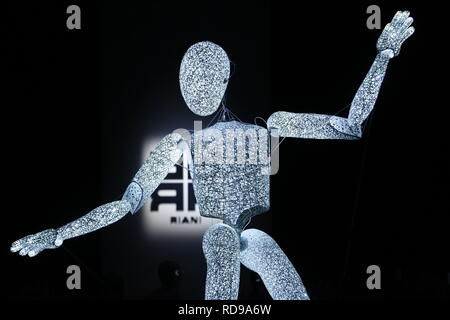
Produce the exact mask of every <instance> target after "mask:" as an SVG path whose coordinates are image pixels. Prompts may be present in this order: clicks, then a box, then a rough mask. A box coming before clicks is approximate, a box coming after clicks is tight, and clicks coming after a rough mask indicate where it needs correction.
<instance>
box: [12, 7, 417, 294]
mask: <svg viewBox="0 0 450 320" xmlns="http://www.w3.org/2000/svg"><path fill="white" fill-rule="evenodd" d="M412 22H413V19H412V18H411V17H409V12H406V11H405V12H400V11H399V12H397V13H396V14H395V16H394V18H393V20H392V22H391V23H389V24H388V25H386V27H385V28H384V30H383V32H382V34H381V36H380V38H379V39H378V42H377V49H378V54H377V56H376V58H375V61H374V63H373V65H372V67H371V68H370V71H369V73H368V74H367V76H366V78H365V79H364V81H363V83H362V85H361V86H360V88H359V90H358V91H357V93H356V96H355V98H354V99H353V102H352V105H351V108H350V112H349V116H348V118H341V117H336V116H329V115H320V114H296V113H289V112H276V113H274V114H272V115H271V116H270V117H269V119H268V121H267V124H268V128H267V129H266V128H262V127H259V126H256V125H250V124H245V123H242V122H238V121H233V120H232V119H231V118H230V116H229V114H228V113H227V111H226V108H224V109H222V113H221V115H222V117H221V119H220V121H219V122H217V123H216V124H214V125H213V126H211V127H209V128H206V129H205V130H202V131H201V132H196V133H195V134H194V135H193V136H192V137H191V138H192V139H190V138H189V139H187V138H186V137H183V136H182V135H180V134H178V133H172V134H169V135H167V136H165V137H164V138H163V139H162V140H161V141H160V143H159V144H158V145H157V146H156V148H155V149H154V150H153V151H152V152H151V153H150V155H149V157H148V158H147V160H146V162H145V163H144V165H143V166H142V167H141V168H140V169H139V171H138V172H137V173H136V175H135V177H134V178H133V180H132V182H131V183H130V185H129V186H128V188H127V189H126V191H125V194H124V196H123V198H122V200H120V201H116V202H111V203H108V204H105V205H102V206H100V207H98V208H96V209H94V210H92V211H91V212H89V213H88V214H86V215H85V216H83V217H81V218H79V219H77V220H75V221H73V222H71V223H68V224H67V225H64V226H62V227H60V228H58V229H47V230H44V231H42V232H39V233H37V234H34V235H30V236H26V237H24V238H22V239H20V240H18V241H15V242H14V243H13V244H12V246H11V251H12V252H17V251H18V252H19V253H20V255H23V256H24V255H28V256H30V257H33V256H35V255H37V254H38V253H39V252H41V251H42V250H44V249H52V248H57V247H59V246H61V244H62V243H63V241H64V240H66V239H70V238H73V237H77V236H80V235H83V234H86V233H88V232H92V231H95V230H97V229H99V228H102V227H104V226H107V225H109V224H111V223H113V222H116V221H118V220H119V219H121V218H122V217H123V216H125V215H126V214H127V213H128V212H131V213H135V212H137V211H138V210H139V209H140V208H141V207H142V206H143V204H144V203H145V202H146V201H147V200H148V199H149V198H150V196H151V195H152V193H153V192H154V191H155V189H156V188H157V187H158V185H159V184H160V183H161V182H162V181H163V180H164V178H165V177H166V175H167V174H168V172H169V170H170V168H171V167H173V165H175V164H176V162H177V161H178V160H179V159H180V157H181V155H182V153H183V152H190V154H191V156H192V155H194V157H193V159H194V160H191V162H190V164H189V166H190V171H191V175H192V178H193V182H194V191H195V195H196V198H197V203H198V204H199V208H200V214H201V215H202V216H206V217H215V218H220V219H222V220H223V222H224V223H218V224H215V225H213V226H212V227H210V228H209V229H208V230H207V231H206V233H205V235H204V238H203V250H204V254H205V258H206V262H207V278H206V293H205V297H206V299H237V297H238V292H239V275H240V263H242V264H244V265H245V266H246V267H248V268H249V269H251V270H253V271H255V272H257V273H258V274H259V275H260V276H261V279H262V280H263V282H264V284H265V286H266V288H267V290H268V291H269V293H270V295H271V296H272V298H274V299H309V297H308V294H307V293H306V290H305V288H304V286H303V284H302V281H301V279H300V277H299V275H298V273H297V272H296V270H295V268H294V267H293V265H292V264H291V262H290V261H289V259H288V258H287V257H286V255H285V254H284V253H283V251H282V250H281V249H280V248H279V246H278V245H277V244H276V242H275V241H274V240H273V239H272V238H271V237H270V236H268V235H267V234H265V233H264V232H262V231H259V230H256V229H248V230H244V229H245V226H246V225H247V223H248V221H249V219H250V218H251V217H252V216H254V215H257V214H261V213H263V212H265V211H267V210H268V209H269V183H270V182H269V176H268V175H267V173H266V174H264V173H263V172H262V170H261V169H263V168H264V167H265V165H267V163H266V162H264V161H256V162H252V163H248V162H249V159H250V158H251V157H253V156H255V157H256V156H258V157H260V156H261V155H264V153H268V154H270V151H268V150H270V146H269V142H268V139H267V134H270V135H272V136H274V135H277V136H281V137H296V138H311V139H350V140H351V139H358V138H360V137H361V125H362V123H363V122H364V121H365V120H366V118H367V117H368V115H369V114H370V112H371V111H372V109H373V107H374V105H375V101H376V98H377V96H378V92H379V89H380V86H381V83H382V81H383V78H384V74H385V71H386V68H387V64H388V62H389V60H390V59H391V58H393V57H394V56H397V55H398V54H399V52H400V47H401V45H402V43H403V42H404V41H405V40H406V39H407V38H408V37H409V36H411V35H412V34H413V32H414V28H413V27H411V24H412ZM229 73H230V63H229V60H228V56H227V54H226V53H225V51H224V50H223V49H222V48H221V47H219V46H218V45H216V44H213V43H211V42H199V43H196V44H195V45H193V46H192V47H190V48H189V49H188V51H187V52H186V54H185V56H184V57H183V61H182V63H181V67H180V87H181V91H182V94H183V97H184V99H185V101H186V104H187V106H188V107H189V108H190V109H191V110H192V111H193V112H194V113H195V114H198V115H201V116H207V115H210V114H212V113H214V112H216V111H217V109H218V108H219V106H220V104H221V102H222V98H223V95H224V93H225V90H226V87H227V82H228V80H229ZM229 132H235V133H236V132H237V133H238V136H242V133H245V134H244V140H239V137H235V136H229V135H228V133H229ZM246 134H249V140H248V143H247V140H246V137H245V135H246ZM252 134H253V135H252ZM205 137H208V138H205ZM210 137H213V138H212V139H210ZM235 138H236V139H235ZM250 138H253V139H254V140H250ZM211 141H214V142H215V147H216V148H219V149H220V153H219V152H216V151H213V152H212V153H213V157H212V158H214V159H215V160H219V161H216V162H214V161H212V162H208V157H205V159H206V161H205V159H204V158H203V157H204V153H203V151H200V152H198V150H201V149H205V148H206V151H208V152H209V151H211V150H208V148H209V147H208V145H209V144H210V142H211ZM218 141H219V143H218ZM239 141H241V146H242V147H243V148H244V149H239V147H240V144H239ZM250 141H253V142H250ZM230 142H231V145H232V147H231V149H226V150H227V151H226V152H225V151H223V150H222V149H221V148H222V147H225V146H226V144H227V143H228V146H229V145H230ZM235 142H236V146H235V144H234V143H235ZM254 145H257V147H256V148H254ZM188 147H190V149H188ZM230 150H231V151H230ZM217 154H219V155H220V156H219V157H218V158H217ZM224 154H226V155H228V156H229V157H228V160H227V159H225V162H221V160H223V158H221V157H222V156H223V155H224ZM241 155H244V157H243V158H242V159H243V160H242V161H241V162H239V158H240V156H241ZM199 158H201V159H200V161H199ZM191 159H192V157H191ZM230 159H232V161H230ZM235 159H237V160H235ZM255 159H256V158H255Z"/></svg>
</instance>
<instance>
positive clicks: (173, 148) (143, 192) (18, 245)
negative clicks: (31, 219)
mask: <svg viewBox="0 0 450 320" xmlns="http://www.w3.org/2000/svg"><path fill="white" fill-rule="evenodd" d="M184 147H185V144H184V140H183V139H182V137H181V136H180V135H179V134H176V133H172V134H169V135H167V136H165V137H164V138H163V139H162V140H161V141H160V142H159V144H158V145H157V146H156V148H155V149H154V150H153V151H152V152H151V153H150V155H149V157H148V158H147V160H146V161H145V163H144V165H143V166H142V167H141V168H140V169H139V171H138V172H137V173H136V175H135V177H134V178H133V181H132V182H131V183H130V185H129V186H128V188H127V190H126V191H125V194H124V195H123V198H122V200H120V201H115V202H111V203H107V204H104V205H102V206H100V207H98V208H96V209H94V210H92V211H91V212H89V213H88V214H86V215H84V216H83V217H81V218H79V219H77V220H75V221H73V222H70V223H68V224H66V225H64V226H62V227H60V228H58V229H47V230H44V231H42V232H39V233H36V234H33V235H29V236H26V237H24V238H22V239H20V240H17V241H15V242H14V243H13V244H12V246H11V251H12V252H17V251H19V254H20V255H22V256H24V255H28V256H30V257H33V256H35V255H37V254H38V253H39V252H41V251H42V250H45V249H54V248H57V247H59V246H60V245H61V244H62V243H63V241H64V240H66V239H70V238H74V237H78V236H81V235H83V234H86V233H89V232H92V231H95V230H98V229H100V228H103V227H105V226H107V225H109V224H111V223H114V222H116V221H118V220H120V219H121V218H122V217H124V216H125V215H126V214H127V213H128V212H131V213H135V212H136V211H138V210H139V209H140V208H141V207H142V206H143V204H144V203H145V202H146V201H147V199H148V198H149V197H150V196H151V195H152V193H153V191H155V189H156V188H157V187H158V185H159V184H160V183H161V181H162V180H164V178H165V177H166V176H167V174H168V172H169V170H170V168H172V167H173V165H174V164H175V163H176V162H177V161H178V159H179V158H180V157H181V155H182V152H183V149H184Z"/></svg>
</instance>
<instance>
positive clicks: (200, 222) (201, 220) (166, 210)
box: [141, 138, 220, 236]
mask: <svg viewBox="0 0 450 320" xmlns="http://www.w3.org/2000/svg"><path fill="white" fill-rule="evenodd" d="M160 140H161V139H157V138H155V139H151V140H150V141H148V142H146V143H145V144H144V146H143V157H142V163H144V161H145V159H146V158H147V157H148V155H149V154H150V151H151V150H152V149H153V148H154V147H155V146H156V145H157V143H158V142H159V141H160ZM187 167H188V155H187V154H183V157H182V159H181V161H180V162H179V165H176V166H174V167H173V168H172V170H171V171H170V172H169V174H168V175H167V177H166V179H165V180H164V181H163V182H162V183H161V184H160V185H159V187H158V188H157V189H156V190H155V192H154V193H153V194H152V197H151V199H150V200H149V201H148V202H147V203H146V204H145V205H144V206H143V207H142V209H141V214H142V216H143V219H144V221H145V229H146V230H147V231H148V232H149V234H150V235H155V236H160V235H162V234H164V235H174V236H176V235H180V234H192V235H194V234H203V233H204V232H205V231H206V229H208V228H209V227H210V226H211V225H213V224H215V223H217V222H220V220H217V219H212V218H207V217H201V216H200V213H199V210H198V205H197V203H196V201H195V195H194V188H193V185H192V179H191V176H190V174H189V171H188V170H187Z"/></svg>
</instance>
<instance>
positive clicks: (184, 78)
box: [180, 41, 230, 116]
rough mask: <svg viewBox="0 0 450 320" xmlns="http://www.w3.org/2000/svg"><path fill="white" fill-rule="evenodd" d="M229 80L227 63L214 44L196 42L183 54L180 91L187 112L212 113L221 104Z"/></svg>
mask: <svg viewBox="0 0 450 320" xmlns="http://www.w3.org/2000/svg"><path fill="white" fill-rule="evenodd" d="M229 77H230V60H229V59H228V56H227V54H226V52H225V51H224V50H223V49H222V48H221V47H220V46H218V45H216V44H215V43H212V42H209V41H202V42H197V43H196V44H194V45H192V46H191V47H190V48H189V49H188V50H187V51H186V53H185V54H184V57H183V60H182V62H181V66H180V88H181V93H182V95H183V98H184V101H185V102H186V105H187V106H188V107H189V109H190V110H191V111H192V112H193V113H195V114H197V115H199V116H208V115H210V114H212V113H214V112H215V111H216V110H217V109H218V108H219V106H220V103H221V102H222V98H223V95H224V93H225V90H226V89H227V85H228V79H229Z"/></svg>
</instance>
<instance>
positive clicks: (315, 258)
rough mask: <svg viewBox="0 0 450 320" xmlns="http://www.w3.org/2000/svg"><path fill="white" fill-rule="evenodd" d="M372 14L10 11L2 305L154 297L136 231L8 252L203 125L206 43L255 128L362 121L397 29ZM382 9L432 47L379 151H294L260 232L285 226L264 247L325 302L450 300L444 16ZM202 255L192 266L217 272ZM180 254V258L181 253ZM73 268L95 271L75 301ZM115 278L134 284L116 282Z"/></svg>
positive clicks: (122, 182) (420, 52)
mask: <svg viewBox="0 0 450 320" xmlns="http://www.w3.org/2000/svg"><path fill="white" fill-rule="evenodd" d="M70 4H78V5H79V6H80V7H81V11H82V29H81V30H68V29H67V28H66V18H67V14H66V13H65V11H66V8H67V6H68V5H70ZM370 4H373V3H372V2H370V3H369V2H367V3H364V2H361V3H359V4H350V3H346V2H341V3H339V4H337V3H335V4H327V3H322V2H312V3H308V4H303V3H302V2H299V3H298V4H289V3H282V2H278V1H277V2H273V3H268V2H265V1H245V2H244V1H240V2H236V3H233V2H230V1H211V2H202V3H200V2H182V3H181V2H180V3H178V2H174V1H164V2H157V1H146V2H130V1H127V2H125V1H124V2H122V3H119V2H116V3H110V2H106V1H105V2H101V3H94V2H93V1H76V2H74V3H72V2H70V3H69V2H67V1H58V2H56V1H55V2H45V3H44V2H30V3H24V2H20V3H17V2H16V3H14V4H8V5H7V11H6V12H7V17H6V18H7V21H8V24H7V26H6V33H5V32H4V31H5V29H4V30H3V33H4V38H5V39H6V46H5V47H6V50H2V51H4V52H6V59H5V61H6V67H7V76H8V77H7V78H6V80H7V82H8V85H7V87H6V90H5V95H4V96H3V99H2V100H3V102H2V107H3V108H2V110H4V112H3V117H2V120H3V123H4V126H3V128H2V134H3V139H2V140H3V143H4V144H5V145H6V148H4V149H3V150H4V153H3V159H4V161H6V163H5V164H4V166H3V170H4V173H5V177H4V179H3V181H4V182H3V185H4V189H6V190H8V191H7V192H6V194H4V196H3V203H4V204H7V206H5V208H4V209H3V219H2V229H3V232H2V236H3V237H4V240H3V241H2V258H3V260H4V261H3V262H2V268H4V269H5V270H4V271H3V272H2V276H3V277H4V279H3V283H4V286H3V290H2V294H3V295H4V296H5V297H8V298H14V299H20V298H53V299H84V298H108V297H115V298H121V297H125V298H129V297H132V298H148V297H149V296H151V292H147V291H146V289H145V288H146V287H147V284H148V288H154V287H157V286H158V285H159V284H158V283H155V279H157V278H156V276H152V277H150V276H149V277H148V278H146V277H145V274H146V273H149V274H154V273H155V272H156V270H146V261H148V260H151V259H152V251H151V250H150V249H151V248H149V247H148V246H147V245H146V244H145V243H143V240H144V238H143V236H142V234H141V233H140V231H139V230H140V227H139V223H140V219H138V218H137V217H136V216H128V217H126V218H124V219H123V221H121V222H119V223H117V224H114V225H112V226H110V227H108V228H105V229H103V230H100V231H98V232H96V233H93V234H88V235H86V236H83V237H81V238H79V239H77V240H71V241H66V242H65V243H64V245H63V248H60V249H59V250H52V251H46V252H43V253H41V254H40V255H39V256H38V257H36V258H33V259H29V258H27V257H20V256H18V255H17V254H12V253H10V252H9V246H10V244H11V242H13V241H14V240H16V239H18V238H20V237H23V236H25V235H27V234H30V233H35V232H38V231H40V230H43V229H45V228H48V227H56V226H60V225H62V224H64V223H66V222H68V221H71V220H73V219H75V218H77V217H79V216H80V215H81V214H83V213H86V212H88V211H89V210H91V209H92V208H95V207H97V206H98V205H100V204H102V203H105V202H110V201H112V200H116V199H118V198H120V195H121V193H122V192H123V190H124V189H125V187H126V185H127V184H128V183H129V181H130V179H131V178H132V176H133V175H134V172H135V171H136V170H137V169H138V167H139V161H140V157H141V154H140V152H141V149H140V148H141V145H142V141H143V140H144V139H145V138H146V137H148V136H151V135H152V134H153V133H160V132H161V130H162V129H164V130H166V129H167V128H173V129H175V128H180V127H185V128H189V126H192V120H194V119H196V120H198V117H197V116H195V115H194V114H192V113H191V112H190V111H189V110H188V109H187V108H186V107H185V105H184V102H183V100H182V97H181V94H180V92H179V88H178V68H179V63H180V61H181V58H182V55H183V53H184V52H185V50H186V49H187V48H188V47H189V46H190V45H191V44H193V43H195V42H197V41H202V40H210V41H213V42H215V43H217V44H219V45H221V46H222V47H223V48H224V49H225V50H226V51H227V53H228V54H229V56H230V59H231V60H232V61H233V63H234V74H233V76H232V78H231V81H230V84H229V87H228V90H227V106H228V107H229V108H230V109H231V110H232V111H233V112H234V113H235V114H237V115H238V116H239V117H240V118H241V119H242V120H243V121H246V122H253V119H254V117H255V116H261V117H263V118H265V119H267V118H268V116H269V115H270V114H271V113H272V112H274V111H278V110H284V111H291V112H314V113H327V114H335V113H336V112H338V111H339V110H341V109H343V108H345V107H346V106H348V105H349V103H351V100H352V98H353V96H354V94H355V92H356V90H357V88H358V86H359V84H360V83H361V81H362V80H363V78H364V76H365V74H366V73H367V71H368V69H369V67H370V65H371V63H372V61H373V58H374V57H375V54H376V49H375V43H376V40H377V37H378V36H379V34H380V30H368V29H367V28H366V19H367V17H368V15H367V14H366V8H367V6H368V5H370ZM375 4H378V5H379V6H380V7H381V13H382V25H383V26H384V25H385V24H386V23H388V22H389V21H390V19H391V18H392V16H393V14H394V13H395V11H396V10H404V9H408V10H410V11H411V12H412V16H413V17H414V18H415V22H414V26H415V27H416V33H415V34H414V35H413V36H412V37H411V38H410V39H409V40H407V42H406V43H405V44H404V46H403V48H402V51H401V53H400V56H399V57H397V58H395V59H393V60H392V61H391V63H390V65H389V68H388V72H387V75H386V78H385V80H384V83H383V86H382V89H381V92H380V96H379V99H378V101H377V104H376V108H375V112H374V113H373V116H371V118H370V120H369V121H368V124H367V126H366V130H365V135H364V137H363V139H361V140H359V141H356V142H351V141H317V140H295V139H286V140H285V141H283V143H282V145H281V147H280V171H279V173H278V174H277V175H275V176H273V177H272V180H271V183H272V185H271V189H272V190H271V197H272V198H271V204H272V209H271V211H270V213H267V214H266V215H265V216H261V217H258V218H256V219H254V221H253V222H252V225H251V227H258V226H259V225H270V228H269V230H268V229H265V231H268V232H269V231H270V234H271V235H272V236H273V238H274V239H276V240H277V242H278V243H279V244H280V246H281V247H282V248H283V250H284V251H285V253H286V254H287V255H288V257H289V258H290V259H291V261H292V262H293V264H294V265H295V266H296V267H297V269H298V270H299V273H300V275H301V277H302V279H303V282H304V284H305V286H306V288H307V289H308V292H309V293H310V297H311V299H396V298H439V299H442V298H448V294H449V289H448V279H447V277H448V273H449V272H450V266H449V264H448V260H447V257H448V252H449V251H450V250H449V249H450V248H449V245H448V241H446V240H447V239H446V238H447V237H446V231H447V228H448V224H447V223H446V217H447V215H448V213H449V210H448V195H449V182H448V178H449V171H448V163H449V159H448V155H447V151H448V143H447V137H448V119H449V118H448V111H447V109H448V102H447V101H446V100H445V99H444V98H445V95H446V90H448V89H446V88H445V86H446V85H447V83H446V80H445V78H444V77H443V75H445V70H444V65H443V62H444V59H443V58H444V55H445V52H446V51H445V49H444V47H445V43H444V41H443V39H444V38H440V34H441V32H442V31H443V29H442V28H443V26H442V25H440V22H441V20H440V19H442V18H441V17H440V15H439V11H440V9H439V6H440V5H439V4H438V3H430V2H427V3H426V4H424V5H421V6H416V5H412V4H408V3H406V2H405V3H392V2H389V3H384V2H381V1H378V2H376V3H375ZM5 111H8V113H6V112H5ZM346 112H347V110H344V111H343V112H342V115H344V116H345V115H346ZM197 241H198V250H197V251H196V252H195V253H192V254H193V257H200V256H199V253H201V247H200V243H201V239H198V240H197ZM177 246H182V244H177V243H176V241H173V242H169V243H168V244H167V251H168V252H169V253H170V252H176V251H177ZM184 254H187V255H189V254H191V253H189V252H185V253H184ZM175 256H176V255H175ZM130 258H132V260H130ZM200 258H201V257H200ZM69 264H78V265H80V267H81V268H82V272H83V289H82V290H80V291H69V290H67V289H66V286H65V280H66V277H67V275H66V273H65V269H66V267H67V266H68V265H69ZM106 264H107V265H110V264H115V269H117V270H119V271H117V272H115V273H111V272H109V271H105V270H108V268H107V267H106V266H105V265H106ZM372 264H376V265H379V266H380V267H381V271H382V289H381V290H371V291H370V290H368V289H367V287H366V278H367V276H368V275H367V274H366V268H367V266H369V265H372ZM131 266H132V267H131ZM193 266H195V268H192V267H191V268H190V267H189V266H182V269H183V268H184V269H185V270H186V271H187V272H186V273H185V274H184V276H185V277H186V276H187V277H189V278H190V281H185V284H183V282H182V283H181V286H183V285H187V283H197V285H196V286H195V285H194V286H191V285H190V287H189V288H188V291H189V292H190V294H189V295H188V296H183V298H187V299H199V298H202V296H203V290H204V289H203V284H204V276H205V265H204V263H203V262H198V261H197V262H193ZM196 268H198V270H195V269H196ZM121 273H122V274H121ZM124 278H125V279H130V278H131V279H134V280H133V281H134V282H132V283H131V284H130V283H128V284H127V283H124V281H125V280H124ZM252 281H253V282H254V279H253V278H252V277H251V275H250V273H249V272H248V271H247V270H245V268H243V276H242V281H241V286H242V287H241V288H242V290H241V296H240V297H241V298H246V299H248V298H267V297H268V296H267V293H266V292H265V291H264V289H261V287H258V284H256V283H253V284H251V283H250V282H252ZM252 285H253V286H254V287H255V290H256V292H251V291H249V289H248V286H252ZM259 285H260V284H259ZM124 286H127V287H128V289H127V292H125V291H124V289H123V288H124ZM184 289H185V291H186V288H184Z"/></svg>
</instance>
